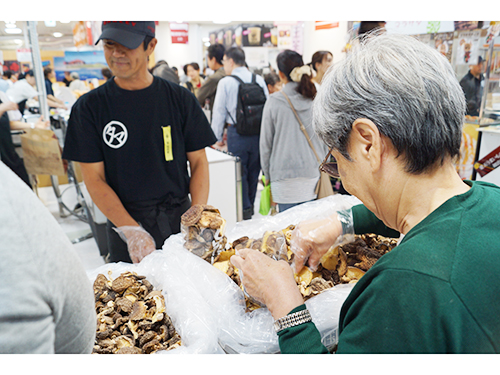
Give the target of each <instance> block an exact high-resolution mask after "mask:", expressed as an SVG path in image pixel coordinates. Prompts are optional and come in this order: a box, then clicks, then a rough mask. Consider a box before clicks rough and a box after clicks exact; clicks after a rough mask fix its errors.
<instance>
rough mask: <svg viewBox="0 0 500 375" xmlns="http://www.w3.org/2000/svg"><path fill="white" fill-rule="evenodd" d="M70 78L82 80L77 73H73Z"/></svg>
mask: <svg viewBox="0 0 500 375" xmlns="http://www.w3.org/2000/svg"><path fill="white" fill-rule="evenodd" d="M70 77H71V78H73V79H80V74H78V73H77V72H72V73H71V74H70Z"/></svg>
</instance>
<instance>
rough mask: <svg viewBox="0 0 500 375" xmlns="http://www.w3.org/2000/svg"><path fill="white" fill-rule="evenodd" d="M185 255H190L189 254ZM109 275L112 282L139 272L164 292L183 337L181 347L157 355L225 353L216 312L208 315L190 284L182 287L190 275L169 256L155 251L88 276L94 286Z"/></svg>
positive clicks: (174, 321) (173, 321)
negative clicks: (183, 271) (219, 339)
mask: <svg viewBox="0 0 500 375" xmlns="http://www.w3.org/2000/svg"><path fill="white" fill-rule="evenodd" d="M183 251H184V252H186V253H188V252H187V251H186V250H183ZM188 254H189V255H191V256H193V255H192V254H190V253H188ZM193 257H195V256H193ZM195 258H196V257H195ZM199 260H200V261H202V260H201V259H199ZM202 262H203V261H202ZM205 263H206V262H205ZM109 271H111V272H112V273H111V278H113V279H114V278H116V277H118V276H120V274H121V273H123V272H127V271H131V272H136V273H137V274H138V275H142V276H146V279H147V280H148V281H149V282H150V283H151V284H152V285H153V286H154V288H155V290H162V295H163V297H164V298H165V307H166V313H167V315H168V316H169V317H170V318H171V319H172V323H173V324H174V327H175V329H176V331H177V332H178V333H179V335H180V337H181V341H182V345H181V346H180V347H178V348H175V349H172V350H169V351H165V350H163V351H158V352H156V353H155V354H204V353H206V354H217V353H222V350H221V348H220V346H219V345H218V339H217V324H218V322H217V319H216V316H215V311H214V312H212V311H209V308H208V305H207V303H206V302H205V300H204V299H203V298H202V297H201V296H200V295H199V294H198V293H197V291H196V290H195V289H193V288H192V287H191V288H189V285H190V284H189V283H187V284H186V287H183V286H181V285H182V284H183V283H182V280H183V279H184V278H186V277H187V275H185V274H183V273H181V272H180V271H179V270H177V269H176V268H175V267H173V266H172V265H171V264H170V263H169V259H168V254H164V253H163V252H162V251H155V252H153V253H151V254H150V255H148V256H147V257H145V258H144V259H143V260H142V262H141V263H138V264H130V263H124V262H118V263H109V264H105V265H103V266H101V267H99V268H97V269H95V270H93V271H89V272H87V276H88V277H89V279H90V280H91V282H92V283H93V282H94V280H95V279H96V277H97V275H98V274H100V273H102V274H103V275H105V276H106V277H109V274H108V272H109Z"/></svg>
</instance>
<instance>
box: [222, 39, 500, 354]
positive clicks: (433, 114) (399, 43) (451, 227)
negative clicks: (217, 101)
mask: <svg viewBox="0 0 500 375" xmlns="http://www.w3.org/2000/svg"><path fill="white" fill-rule="evenodd" d="M465 106H466V104H465V98H464V94H463V92H462V89H461V88H460V85H459V83H458V81H457V79H456V77H455V74H454V72H453V69H452V67H451V65H450V64H449V63H448V61H447V60H446V58H445V57H444V56H442V55H441V54H440V53H439V52H438V51H436V50H434V49H432V48H430V47H428V46H426V45H424V44H423V43H421V42H419V41H417V40H415V39H413V38H411V37H408V36H402V35H390V34H389V35H387V34H385V35H380V36H374V37H372V38H367V39H366V40H365V41H364V42H363V43H361V45H360V46H359V48H358V49H357V50H355V51H353V53H352V54H350V55H349V56H348V57H347V58H346V59H345V60H343V61H341V62H340V63H338V64H337V65H335V66H334V67H333V68H332V70H331V71H330V72H329V74H328V75H327V76H326V77H325V80H324V83H323V85H322V88H321V90H320V92H319V94H318V96H317V98H316V99H315V104H314V113H313V117H314V121H313V126H314V128H315V131H316V133H317V134H318V135H319V136H320V138H321V139H322V140H323V141H324V142H325V143H326V144H327V145H328V146H329V147H330V151H329V152H328V155H330V154H331V155H332V156H334V157H335V159H336V161H337V164H332V163H328V162H325V163H323V164H322V166H321V168H322V170H324V171H327V172H329V173H330V174H332V175H336V174H337V173H338V175H340V176H341V178H342V181H343V182H344V186H345V188H346V190H347V191H349V192H350V193H351V194H353V195H355V196H356V197H358V198H359V199H360V200H361V201H362V202H363V205H359V206H355V207H353V208H352V210H351V213H352V218H353V222H354V230H355V233H367V232H373V233H377V234H381V235H386V236H391V237H394V236H395V235H399V234H401V235H402V236H401V237H402V239H400V243H399V245H398V246H397V247H396V248H395V249H393V250H392V251H391V252H389V253H387V254H385V255H384V256H383V257H382V258H381V259H379V260H378V261H377V263H375V265H374V266H373V267H372V268H371V269H370V270H369V271H368V272H366V274H365V275H364V276H363V277H362V278H361V279H360V280H359V281H358V282H357V284H356V285H355V287H354V288H353V289H352V292H351V293H350V295H349V296H348V298H347V299H346V301H345V302H344V304H343V306H342V310H341V313H340V321H339V332H340V335H339V341H338V347H337V353H500V324H499V322H498V317H499V316H500V298H498V296H499V295H500V282H499V278H498V270H499V269H500V256H498V255H499V250H500V245H499V244H500V225H499V221H498V215H499V212H500V188H499V187H498V186H496V185H493V184H488V183H485V182H478V181H462V180H461V179H460V177H459V176H458V174H457V172H456V169H455V165H454V160H455V158H456V157H457V156H458V154H459V151H460V141H461V132H462V123H463V121H464V115H465ZM325 160H327V159H325ZM342 230H343V229H342V223H341V221H340V220H339V218H338V216H337V215H333V216H332V217H329V218H327V219H324V220H320V221H309V222H302V223H300V224H299V225H298V226H297V228H296V229H295V231H294V233H293V236H292V251H293V252H294V253H295V263H294V265H293V266H294V268H295V271H299V270H300V269H301V268H302V267H303V266H304V264H307V265H308V266H309V267H310V268H312V269H313V270H314V269H315V268H316V266H317V265H318V262H319V260H320V259H321V256H322V255H323V254H324V253H325V252H326V251H327V250H328V248H329V247H330V246H331V245H332V244H333V243H334V242H335V241H336V239H337V237H338V236H340V235H342ZM231 262H232V263H233V264H234V265H235V266H236V267H238V268H239V269H240V270H241V271H242V272H243V274H244V275H245V276H244V278H243V283H244V286H245V288H246V290H247V292H248V293H250V294H251V295H252V296H253V297H255V298H257V299H258V300H259V301H261V302H263V303H265V304H266V305H267V307H268V309H269V310H270V312H271V314H272V315H273V317H274V319H276V320H277V323H278V324H277V325H276V326H277V327H279V328H278V329H277V331H278V332H277V333H278V336H279V343H280V349H281V352H282V353H327V349H326V348H325V347H324V346H323V345H322V344H321V337H320V334H319V332H318V330H317V329H316V326H315V325H314V323H313V322H312V321H311V318H310V314H308V311H307V309H306V306H305V305H304V303H303V299H302V295H301V294H300V292H299V291H298V288H297V285H296V283H295V280H294V276H293V269H292V267H290V266H289V265H288V264H287V263H286V262H284V261H275V260H272V259H270V258H268V257H266V256H265V255H264V254H262V253H259V252H257V251H254V250H242V251H239V252H238V254H237V255H235V256H233V257H232V258H231Z"/></svg>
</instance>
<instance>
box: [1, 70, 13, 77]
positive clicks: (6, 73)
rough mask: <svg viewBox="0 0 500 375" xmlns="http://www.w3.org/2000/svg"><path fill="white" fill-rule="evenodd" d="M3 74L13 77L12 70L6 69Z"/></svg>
mask: <svg viewBox="0 0 500 375" xmlns="http://www.w3.org/2000/svg"><path fill="white" fill-rule="evenodd" d="M3 75H4V76H5V77H7V79H10V78H11V77H12V70H6V71H5V72H3Z"/></svg>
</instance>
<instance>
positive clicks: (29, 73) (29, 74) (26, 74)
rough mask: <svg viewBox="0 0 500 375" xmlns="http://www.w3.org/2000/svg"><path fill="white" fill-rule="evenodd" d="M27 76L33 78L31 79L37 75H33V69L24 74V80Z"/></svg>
mask: <svg viewBox="0 0 500 375" xmlns="http://www.w3.org/2000/svg"><path fill="white" fill-rule="evenodd" d="M27 76H31V77H34V76H35V73H33V70H32V69H30V70H28V71H27V72H26V73H24V78H26V77H27Z"/></svg>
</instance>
